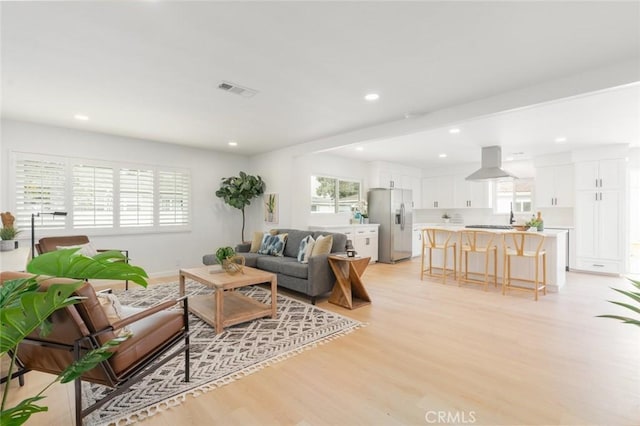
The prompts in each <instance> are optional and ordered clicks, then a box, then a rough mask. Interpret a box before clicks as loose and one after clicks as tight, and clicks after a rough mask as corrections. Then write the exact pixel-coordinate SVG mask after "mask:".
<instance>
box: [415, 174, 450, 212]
mask: <svg viewBox="0 0 640 426" xmlns="http://www.w3.org/2000/svg"><path fill="white" fill-rule="evenodd" d="M453 192H454V189H453V176H437V177H429V178H423V179H422V208H423V209H449V208H453Z"/></svg>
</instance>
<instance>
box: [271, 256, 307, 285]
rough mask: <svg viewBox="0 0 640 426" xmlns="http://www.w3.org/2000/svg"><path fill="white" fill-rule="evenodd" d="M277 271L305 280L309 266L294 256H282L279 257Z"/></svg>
mask: <svg viewBox="0 0 640 426" xmlns="http://www.w3.org/2000/svg"><path fill="white" fill-rule="evenodd" d="M278 273H280V274H284V275H289V276H291V277H296V278H302V279H304V280H306V279H307V276H308V275H309V266H308V265H307V264H306V263H300V262H298V260H297V259H296V258H294V257H283V258H282V259H280V270H279V271H278Z"/></svg>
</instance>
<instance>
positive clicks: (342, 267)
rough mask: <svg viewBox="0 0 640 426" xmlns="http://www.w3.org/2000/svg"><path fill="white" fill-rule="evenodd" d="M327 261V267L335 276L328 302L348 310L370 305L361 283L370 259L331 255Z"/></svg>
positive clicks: (369, 299)
mask: <svg viewBox="0 0 640 426" xmlns="http://www.w3.org/2000/svg"><path fill="white" fill-rule="evenodd" d="M328 259H329V266H331V270H333V273H334V274H335V275H336V283H335V284H334V286H333V290H332V291H331V296H329V302H331V303H333V304H336V305H340V306H343V307H345V308H348V309H355V308H359V307H360V306H364V305H368V304H370V303H371V298H370V297H369V294H367V290H365V288H364V284H363V283H362V274H363V273H364V271H365V269H367V266H368V265H369V261H370V260H371V258H370V257H347V256H339V255H332V256H329V258H328Z"/></svg>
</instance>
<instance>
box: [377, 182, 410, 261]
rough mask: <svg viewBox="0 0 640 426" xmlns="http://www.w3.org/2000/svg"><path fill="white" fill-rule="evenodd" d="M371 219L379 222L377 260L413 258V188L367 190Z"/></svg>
mask: <svg viewBox="0 0 640 426" xmlns="http://www.w3.org/2000/svg"><path fill="white" fill-rule="evenodd" d="M367 198H368V203H369V222H370V223H378V224H380V228H379V229H380V231H379V240H378V261H379V262H383V263H395V262H397V261H399V260H402V259H410V258H411V247H412V244H411V240H412V228H413V219H412V217H413V201H412V200H411V190H410V189H385V188H372V189H370V190H369V193H368V197H367Z"/></svg>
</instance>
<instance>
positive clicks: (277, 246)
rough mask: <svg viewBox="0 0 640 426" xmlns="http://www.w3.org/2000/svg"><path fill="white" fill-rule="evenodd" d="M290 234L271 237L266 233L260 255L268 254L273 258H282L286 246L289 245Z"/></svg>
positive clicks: (259, 251)
mask: <svg viewBox="0 0 640 426" xmlns="http://www.w3.org/2000/svg"><path fill="white" fill-rule="evenodd" d="M287 237H288V234H278V235H271V234H269V233H265V234H264V236H263V237H262V244H261V245H260V249H259V250H258V253H259V254H268V255H271V256H282V253H283V252H284V248H285V245H286V244H287Z"/></svg>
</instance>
